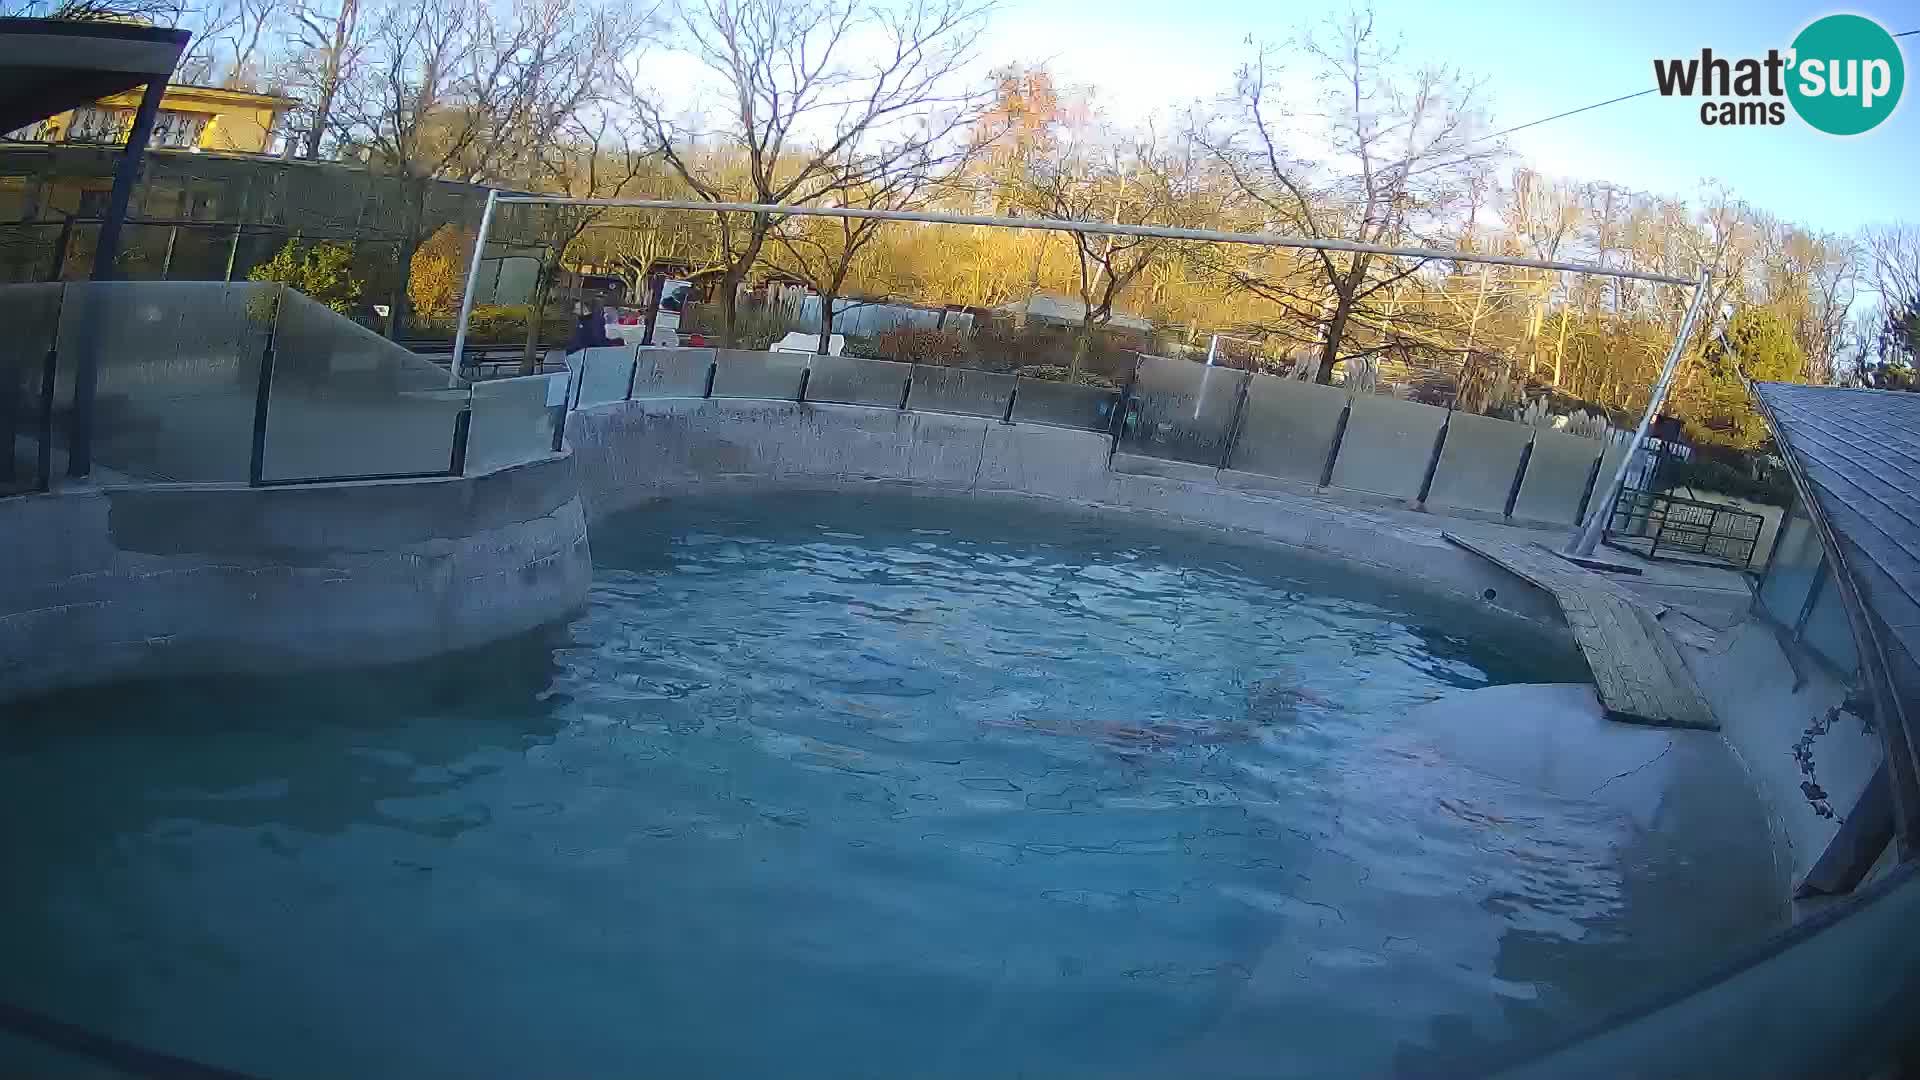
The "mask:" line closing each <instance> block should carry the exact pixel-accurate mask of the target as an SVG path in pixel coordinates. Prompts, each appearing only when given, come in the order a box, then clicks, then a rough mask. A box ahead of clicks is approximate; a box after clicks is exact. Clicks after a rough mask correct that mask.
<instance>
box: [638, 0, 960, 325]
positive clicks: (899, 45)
mask: <svg viewBox="0 0 1920 1080" xmlns="http://www.w3.org/2000/svg"><path fill="white" fill-rule="evenodd" d="M987 9H988V8H987V3H985V2H983V0H898V2H897V3H893V4H891V5H889V4H885V3H883V4H881V5H878V6H868V5H867V4H864V3H860V2H859V0H683V2H682V4H681V6H680V7H679V8H678V10H677V11H676V12H675V22H676V23H677V29H678V31H679V35H678V37H679V39H678V41H677V42H676V45H677V47H678V48H679V49H680V50H681V51H683V52H684V53H686V54H687V55H689V56H691V57H692V58H694V59H695V60H696V61H697V62H698V63H699V64H700V66H701V67H702V68H704V69H705V71H706V72H707V74H708V75H710V76H711V77H713V78H714V79H715V80H717V82H718V83H719V84H720V87H721V93H722V96H723V97H724V99H725V106H724V112H723V114H722V115H724V117H725V119H724V121H723V122H722V123H721V125H720V126H719V128H718V129H717V130H714V131H696V130H691V129H689V128H687V127H685V126H683V125H682V124H681V123H679V122H677V120H676V118H674V117H673V116H672V114H670V113H669V111H668V109H669V106H668V105H667V104H666V98H665V97H664V96H662V95H661V94H659V93H658V92H654V91H648V90H637V91H636V93H635V97H634V102H633V104H634V106H635V111H636V112H637V114H638V115H639V116H640V117H641V118H642V120H643V121H644V122H645V123H646V125H647V127H648V129H649V131H650V133H651V136H652V139H653V143H654V146H655V148H656V149H657V150H658V151H659V152H660V153H661V154H662V155H663V156H664V157H665V159H666V161H667V163H668V164H669V165H670V166H671V167H672V168H673V170H674V171H675V172H676V173H678V174H679V176H680V178H681V180H682V181H683V182H684V183H685V184H686V185H687V187H689V188H690V189H692V190H693V192H694V193H695V194H696V195H697V196H698V197H699V198H701V199H705V200H707V201H709V202H732V201H739V200H741V199H745V200H747V201H751V202H759V203H789V202H791V203H810V202H814V201H816V200H819V199H822V198H825V197H827V196H829V195H833V194H835V193H838V192H844V191H852V190H854V189H856V188H858V187H859V186H860V185H861V184H863V183H866V182H867V181H868V179H869V178H870V176H871V175H873V172H874V170H877V169H882V168H884V167H885V166H886V165H887V164H888V163H889V162H898V161H902V160H908V159H911V158H913V157H915V156H917V155H920V154H925V153H934V152H937V149H936V148H938V147H940V146H941V145H943V144H944V143H945V142H946V141H947V140H948V139H950V138H952V137H954V136H955V134H956V133H957V132H959V131H960V130H961V129H963V128H964V127H965V125H966V124H967V123H968V122H969V121H970V120H971V116H972V112H973V110H974V109H975V108H976V107H977V104H978V103H979V102H980V100H981V95H980V94H979V93H977V92H976V91H975V90H974V89H972V88H970V87H966V86H964V85H962V78H963V76H964V70H963V69H964V68H965V67H966V65H967V64H968V63H969V62H970V61H971V59H972V57H973V53H974V48H975V45H976V43H977V42H978V40H979V37H980V34H981V33H982V31H983V29H984V16H985V13H986V11H987ZM714 143H717V144H718V145H720V146H723V147H725V148H727V149H728V150H731V151H733V152H735V153H737V154H738V155H739V157H740V159H741V161H742V164H743V165H744V168H742V169H740V170H738V171H734V170H731V169H729V168H724V167H723V168H720V169H715V168H714V167H713V163H714V161H715V159H714V158H713V157H712V156H703V155H701V154H698V153H696V147H698V146H701V145H703V144H714ZM841 163H855V164H858V165H860V166H861V167H860V168H854V169H848V168H840V167H837V166H838V165H840V164H841ZM775 224H777V223H776V222H774V221H772V220H769V218H768V217H767V216H766V215H762V214H753V215H746V216H744V217H741V218H735V217H733V216H728V215H722V217H721V219H720V221H719V222H718V225H719V229H720V236H721V242H722V245H723V247H724V248H725V250H726V252H727V268H726V271H725V273H724V274H722V276H721V281H720V292H721V295H720V303H721V317H722V325H723V327H724V331H723V336H724V338H725V340H726V342H727V344H729V345H731V344H732V343H733V341H734V324H735V320H736V316H737V314H738V311H737V309H738V292H739V287H740V284H741V282H742V281H744V280H745V278H746V275H747V272H748V271H749V270H750V269H751V268H752V266H753V265H754V263H755V262H756V261H758V259H759V258H760V254H761V251H762V249H763V248H764V247H765V245H766V242H767V237H768V233H769V231H770V230H771V229H772V228H773V227H774V225H775Z"/></svg>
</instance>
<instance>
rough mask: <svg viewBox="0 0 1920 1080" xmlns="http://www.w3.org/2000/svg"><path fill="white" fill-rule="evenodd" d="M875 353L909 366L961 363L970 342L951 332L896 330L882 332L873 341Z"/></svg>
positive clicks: (901, 328) (897, 328) (910, 328)
mask: <svg viewBox="0 0 1920 1080" xmlns="http://www.w3.org/2000/svg"><path fill="white" fill-rule="evenodd" d="M874 348H875V351H877V352H878V353H879V354H880V356H881V357H882V358H884V359H887V360H900V361H904V362H906V363H910V364H947V365H951V364H958V363H959V362H960V361H961V359H962V358H963V357H965V356H966V354H967V339H965V338H963V337H961V336H960V335H959V334H956V333H954V332H952V331H950V330H922V329H918V328H915V327H906V326H902V327H896V328H894V329H892V330H888V331H885V332H883V333H882V334H881V335H880V336H879V338H878V339H876V340H875V342H874Z"/></svg>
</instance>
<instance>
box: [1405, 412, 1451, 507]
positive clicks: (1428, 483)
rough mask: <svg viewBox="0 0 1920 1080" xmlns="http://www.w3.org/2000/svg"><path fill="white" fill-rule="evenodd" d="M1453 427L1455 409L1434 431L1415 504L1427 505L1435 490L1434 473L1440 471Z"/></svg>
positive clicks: (1414, 498)
mask: <svg viewBox="0 0 1920 1080" xmlns="http://www.w3.org/2000/svg"><path fill="white" fill-rule="evenodd" d="M1452 428H1453V411H1452V410H1451V409H1449V410H1448V411H1447V418H1446V419H1445V420H1442V421H1441V422H1440V430H1439V431H1436V432H1434V433H1433V449H1432V450H1429V451H1427V469H1426V471H1425V472H1423V473H1421V474H1420V493H1419V494H1418V495H1415V496H1414V497H1413V501H1414V504H1415V505H1425V504H1426V501H1427V496H1428V495H1429V494H1431V493H1432V492H1433V475H1434V474H1435V473H1437V472H1439V471H1440V455H1441V453H1442V452H1444V451H1445V450H1446V448H1447V432H1448V431H1450V430H1452Z"/></svg>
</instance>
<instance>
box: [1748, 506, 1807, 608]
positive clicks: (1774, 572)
mask: <svg viewBox="0 0 1920 1080" xmlns="http://www.w3.org/2000/svg"><path fill="white" fill-rule="evenodd" d="M1821 558H1822V553H1821V550H1820V536H1819V534H1818V533H1816V532H1815V531H1814V528H1813V522H1812V521H1811V520H1809V519H1808V518H1807V516H1806V513H1805V512H1804V511H1803V510H1802V509H1801V508H1800V506H1799V505H1797V504H1796V505H1795V506H1794V508H1793V510H1792V512H1791V513H1789V514H1788V515H1787V520H1786V522H1785V524H1784V525H1783V526H1782V528H1781V529H1780V538H1779V539H1778V540H1776V541H1775V542H1774V545H1773V557H1772V559H1771V560H1770V561H1769V562H1768V563H1767V574H1766V577H1764V578H1762V579H1761V581H1760V604H1761V606H1762V607H1764V608H1766V610H1767V614H1768V615H1770V616H1772V617H1773V621H1775V622H1777V623H1779V624H1780V625H1782V626H1794V625H1796V624H1797V623H1798V622H1799V621H1800V608H1801V607H1802V606H1804V605H1805V604H1806V602H1807V592H1808V590H1810V589H1812V588H1813V579H1814V577H1815V575H1817V574H1818V573H1819V571H1820V560H1821Z"/></svg>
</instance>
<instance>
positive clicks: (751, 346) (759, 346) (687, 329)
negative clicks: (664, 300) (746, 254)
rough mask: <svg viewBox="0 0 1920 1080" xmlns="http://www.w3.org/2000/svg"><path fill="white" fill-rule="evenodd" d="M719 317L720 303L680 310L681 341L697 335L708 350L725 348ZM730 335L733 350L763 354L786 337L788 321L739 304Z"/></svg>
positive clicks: (761, 308) (763, 308) (764, 309)
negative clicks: (732, 339)
mask: <svg viewBox="0 0 1920 1080" xmlns="http://www.w3.org/2000/svg"><path fill="white" fill-rule="evenodd" d="M722 314H723V313H722V312H721V310H720V305H719V304H714V303H702V304H688V305H686V306H685V307H684V308H682V309H681V311H680V331H679V333H680V340H681V341H683V342H684V341H686V339H687V337H688V335H690V334H699V335H700V336H702V337H704V338H706V339H707V345H708V346H709V347H714V348H717V347H720V346H722V345H725V344H726V338H725V334H724V332H723V330H722V327H721V316H722ZM733 333H734V342H733V347H734V348H736V349H748V350H751V351H753V352H764V351H765V350H766V349H767V348H768V347H769V346H771V345H772V344H773V343H774V342H776V341H779V340H780V339H781V338H783V337H786V336H787V320H786V318H785V317H784V316H783V315H781V314H780V313H779V312H777V311H775V310H773V309H772V308H769V307H766V306H764V305H761V304H741V305H740V307H739V309H738V310H736V311H735V312H734V322H733Z"/></svg>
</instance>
